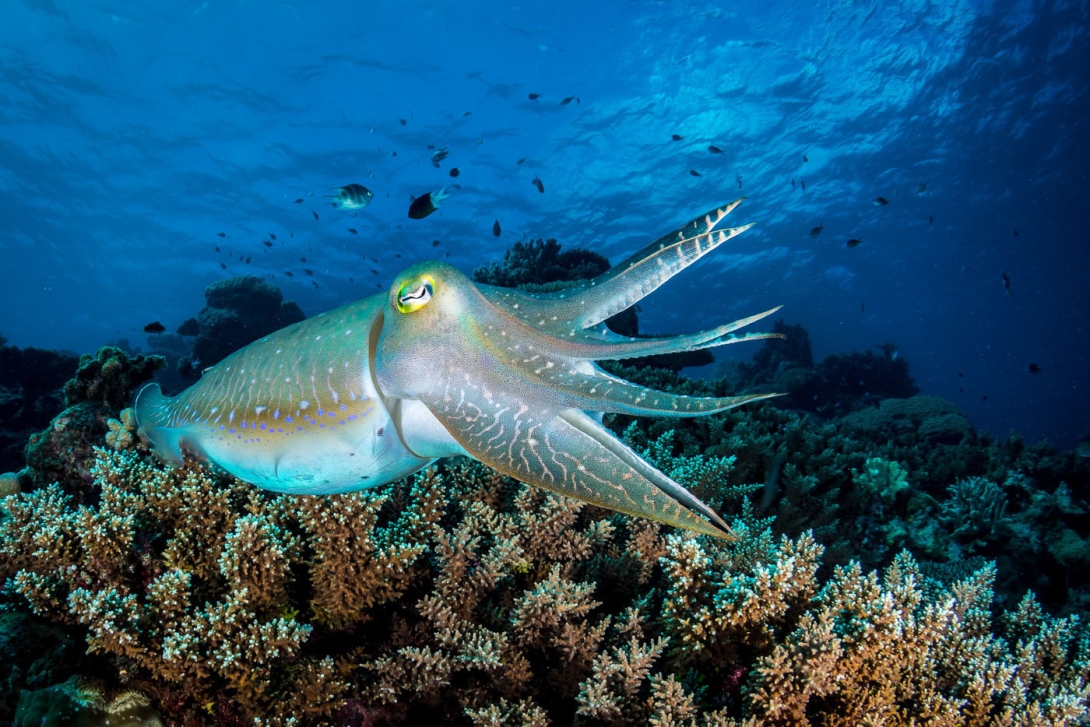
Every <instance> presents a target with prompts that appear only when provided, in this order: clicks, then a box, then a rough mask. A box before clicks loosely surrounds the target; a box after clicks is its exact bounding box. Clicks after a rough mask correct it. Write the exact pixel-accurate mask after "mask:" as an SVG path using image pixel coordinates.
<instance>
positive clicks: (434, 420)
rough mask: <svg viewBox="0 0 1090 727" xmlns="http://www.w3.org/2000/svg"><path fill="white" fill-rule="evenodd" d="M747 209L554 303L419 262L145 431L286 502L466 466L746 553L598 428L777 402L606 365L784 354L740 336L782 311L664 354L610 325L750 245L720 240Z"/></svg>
mask: <svg viewBox="0 0 1090 727" xmlns="http://www.w3.org/2000/svg"><path fill="white" fill-rule="evenodd" d="M740 202H741V200H737V201H735V202H732V203H730V204H728V205H726V206H724V207H719V208H716V209H714V210H712V211H710V212H708V213H707V214H705V215H701V216H700V217H699V218H697V219H695V220H693V221H692V222H689V223H688V224H686V225H685V226H684V227H682V228H680V229H678V230H675V231H674V232H672V233H670V234H669V235H666V236H664V237H662V238H660V239H658V240H656V241H655V242H653V243H651V244H650V245H648V246H647V247H645V248H644V249H643V250H640V251H639V252H638V253H636V254H635V255H633V256H631V257H630V258H628V259H627V260H625V261H624V262H622V263H621V264H619V265H617V266H615V267H614V268H612V269H610V270H609V271H607V272H605V273H603V274H601V275H599V276H598V277H596V278H594V279H592V280H588V281H585V282H582V283H580V284H578V285H576V286H575V287H572V288H568V289H566V290H563V291H560V292H556V293H548V294H530V293H526V292H522V291H519V290H513V289H506V288H496V287H493V286H489V285H481V284H477V283H474V282H473V281H472V280H470V279H469V278H468V277H466V276H465V275H464V274H463V273H461V272H459V271H458V270H457V269H456V268H454V267H452V266H450V265H448V264H446V263H442V262H424V263H419V264H417V265H414V266H412V267H410V268H409V269H407V270H405V271H404V272H402V273H401V274H400V275H399V276H397V278H395V280H394V282H393V284H392V285H391V286H390V289H389V291H388V293H386V294H380V295H376V296H372V297H370V298H366V299H364V300H360V301H357V302H355V303H352V304H349V305H347V306H344V307H342V308H338V309H336V310H333V311H330V312H328V313H324V314H322V315H320V316H316V317H314V318H310V319H308V320H305V321H302V322H301V323H297V324H295V325H292V326H288V327H287V328H284V329H282V330H280V331H278V332H276V333H274V334H272V335H270V336H267V337H266V338H263V339H260V340H258V341H255V342H254V343H251V344H250V345H249V346H246V347H245V348H243V349H241V350H239V351H237V352H235V353H234V354H232V355H231V356H229V357H228V358H226V359H224V360H223V361H221V362H220V363H218V364H216V365H215V366H213V367H211V368H210V369H208V370H207V371H206V372H205V374H204V376H203V378H201V380H200V381H199V382H197V383H196V384H194V385H193V386H191V387H190V388H188V389H186V390H185V391H183V392H182V393H180V394H178V395H177V396H175V397H169V398H168V397H166V396H164V395H163V394H162V392H161V391H160V390H159V387H158V385H157V384H151V385H149V386H147V387H145V388H144V389H142V390H141V391H140V393H139V394H138V395H137V399H136V405H135V409H136V417H137V425H138V430H139V432H140V433H141V435H143V436H144V437H145V438H146V439H148V440H149V441H150V442H151V443H152V445H153V447H154V449H155V451H156V453H157V454H159V456H160V457H162V458H163V459H165V460H167V461H171V462H180V461H181V460H182V457H183V451H186V452H190V453H192V454H195V455H197V456H200V457H203V458H205V459H208V460H211V461H212V462H215V463H216V464H218V465H219V466H221V467H223V469H225V470H227V471H228V472H230V473H231V474H233V475H235V476H236V477H238V478H240V479H242V480H245V481H247V482H251V483H253V484H255V485H257V486H259V487H263V488H266V489H270V490H276V491H278V492H285V493H290V494H309V495H318V494H330V493H336V492H346V491H351V490H359V489H364V488H369V487H375V486H377V485H381V484H384V483H387V482H391V481H393V480H395V479H398V478H400V477H403V476H405V475H408V474H411V473H413V472H415V471H417V470H419V469H421V468H423V467H425V466H427V465H428V464H430V463H432V462H434V461H435V460H436V459H438V458H440V457H446V456H453V455H468V456H470V457H474V458H476V459H478V460H480V461H481V462H484V463H485V464H487V465H489V466H490V467H493V468H495V469H497V470H499V471H500V472H502V473H504V474H506V475H509V476H511V477H514V478H516V479H518V480H521V481H523V482H526V483H528V484H531V485H535V486H537V487H542V488H545V489H547V490H551V491H553V492H557V493H560V494H563V495H567V496H569V497H574V498H576V499H579V500H582V501H584V502H588V503H592V504H594V505H599V506H601V507H605V508H608V509H611V510H616V511H618V512H622V513H626V514H629V515H635V516H639V517H645V518H649V519H651V520H656V521H658V522H662V523H665V524H668V525H673V526H675V527H680V528H686V529H689V530H693V531H696V532H700V533H705V534H708V535H714V536H717V537H724V538H729V537H732V533H731V530H730V528H729V527H728V526H727V524H726V523H725V522H724V521H723V520H722V518H720V517H719V516H718V515H717V514H716V513H715V512H714V511H713V510H712V509H711V508H709V507H708V506H707V505H705V504H704V503H703V502H701V501H700V500H698V499H697V498H696V497H695V496H694V495H692V494H691V493H690V492H689V491H688V490H686V489H685V488H684V487H682V486H681V485H679V484H678V483H677V482H674V481H673V480H672V479H670V478H669V477H667V476H666V475H665V474H663V473H662V472H660V471H659V470H657V469H656V468H655V467H653V466H652V465H651V464H649V463H648V462H646V461H645V460H643V459H642V458H641V457H640V456H639V455H637V454H636V453H635V452H634V451H633V450H632V449H631V448H629V447H628V446H627V445H625V444H624V443H623V442H622V441H621V440H620V439H618V438H617V437H616V436H614V435H613V434H612V433H611V432H610V431H609V430H607V429H606V428H605V427H603V426H602V425H601V424H600V417H596V416H595V414H597V413H602V412H611V413H616V414H630V415H636V416H667V417H690V416H702V415H707V414H712V413H715V412H721V411H725V410H727V409H731V408H734V407H736V406H739V405H741V404H745V403H747V402H751V401H757V400H759V399H765V398H768V397H771V396H776V394H750V395H745V396H732V397H690V396H680V395H676V394H669V393H665V392H661V391H655V390H653V389H648V388H645V387H643V386H639V385H637V384H633V383H631V382H628V381H625V380H624V379H621V378H618V377H616V376H613V375H611V374H609V373H607V372H606V371H604V370H603V369H602V368H600V367H599V366H598V365H597V364H596V363H595V362H596V361H603V360H617V359H627V358H634V357H640V356H650V355H655V354H664V353H672V352H678V351H694V350H698V349H704V348H710V347H713V346H722V345H725V344H730V343H737V342H740V341H752V340H757V339H762V338H771V337H776V335H777V334H767V333H742V334H739V333H736V331H737V330H738V329H740V328H742V327H744V326H746V325H748V324H750V323H752V322H754V321H757V320H760V319H762V318H764V317H766V316H768V315H770V314H772V313H774V312H775V311H777V310H779V308H773V309H771V310H767V311H765V312H763V313H758V314H757V315H753V316H749V317H747V318H742V319H741V320H737V321H734V322H733V323H727V324H724V325H721V326H719V327H717V328H713V329H711V330H707V331H702V332H699V333H689V334H682V335H676V336H663V337H659V338H631V337H628V336H622V335H619V334H617V333H614V332H612V331H610V330H609V329H608V328H606V326H605V324H604V321H605V320H606V319H607V318H609V317H610V316H612V315H614V314H615V313H618V312H620V311H622V310H624V309H625V308H628V307H629V306H631V305H632V304H634V303H635V302H637V301H638V300H640V299H641V298H643V297H644V296H646V295H648V294H650V293H651V292H652V291H654V290H655V289H656V288H658V287H659V286H660V285H662V284H663V283H665V282H666V281H667V280H669V279H670V278H671V277H673V276H674V275H676V274H677V273H678V272H680V271H681V270H683V269H685V268H686V267H688V266H689V265H691V264H692V263H694V262H696V261H697V260H699V259H700V258H701V257H703V256H704V255H706V254H707V253H709V252H711V251H712V250H714V249H715V248H717V247H718V246H719V245H722V244H723V243H724V242H726V241H727V240H730V239H731V238H733V237H735V236H736V235H739V234H740V233H742V232H744V231H745V230H747V229H749V227H750V226H751V225H744V226H741V227H733V228H726V229H718V225H719V223H720V222H722V221H723V219H724V218H725V217H726V216H727V215H728V214H729V213H730V212H731V211H732V210H733V209H734V208H735V207H736V206H737V205H738V204H739V203H740Z"/></svg>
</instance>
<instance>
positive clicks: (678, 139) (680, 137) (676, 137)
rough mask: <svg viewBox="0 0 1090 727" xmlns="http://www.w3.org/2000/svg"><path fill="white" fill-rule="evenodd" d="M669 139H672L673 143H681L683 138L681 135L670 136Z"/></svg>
mask: <svg viewBox="0 0 1090 727" xmlns="http://www.w3.org/2000/svg"><path fill="white" fill-rule="evenodd" d="M670 138H671V139H673V140H674V141H681V140H682V139H684V138H685V137H684V136H682V135H681V134H670Z"/></svg>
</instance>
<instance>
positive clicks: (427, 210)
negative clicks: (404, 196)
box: [409, 187, 450, 220]
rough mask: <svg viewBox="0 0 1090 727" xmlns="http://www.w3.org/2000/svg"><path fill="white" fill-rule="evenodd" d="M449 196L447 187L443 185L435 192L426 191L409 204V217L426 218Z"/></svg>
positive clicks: (415, 218)
mask: <svg viewBox="0 0 1090 727" xmlns="http://www.w3.org/2000/svg"><path fill="white" fill-rule="evenodd" d="M449 196H450V195H449V194H447V188H446V187H441V188H439V189H437V190H435V191H434V192H426V193H424V194H422V195H420V196H419V197H417V198H416V199H414V200H413V201H412V204H410V205H409V217H410V218H411V219H414V220H422V219H424V218H425V217H427V216H428V215H430V214H431V213H432V212H434V211H435V210H437V209H439V203H440V202H442V201H443V200H445V199H446V198H447V197H449Z"/></svg>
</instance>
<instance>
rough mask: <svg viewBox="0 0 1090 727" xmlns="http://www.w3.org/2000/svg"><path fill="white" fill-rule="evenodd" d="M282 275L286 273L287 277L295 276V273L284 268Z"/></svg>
mask: <svg viewBox="0 0 1090 727" xmlns="http://www.w3.org/2000/svg"><path fill="white" fill-rule="evenodd" d="M284 275H287V276H288V277H289V278H294V277H295V273H293V272H291V271H290V270H285V271H284Z"/></svg>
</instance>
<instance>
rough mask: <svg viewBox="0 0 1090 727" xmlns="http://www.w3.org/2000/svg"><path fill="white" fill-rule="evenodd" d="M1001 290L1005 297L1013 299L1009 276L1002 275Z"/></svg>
mask: <svg viewBox="0 0 1090 727" xmlns="http://www.w3.org/2000/svg"><path fill="white" fill-rule="evenodd" d="M1003 290H1005V291H1007V297H1008V298H1013V297H1014V291H1013V290H1012V289H1011V276H1009V275H1007V274H1006V273H1003Z"/></svg>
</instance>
